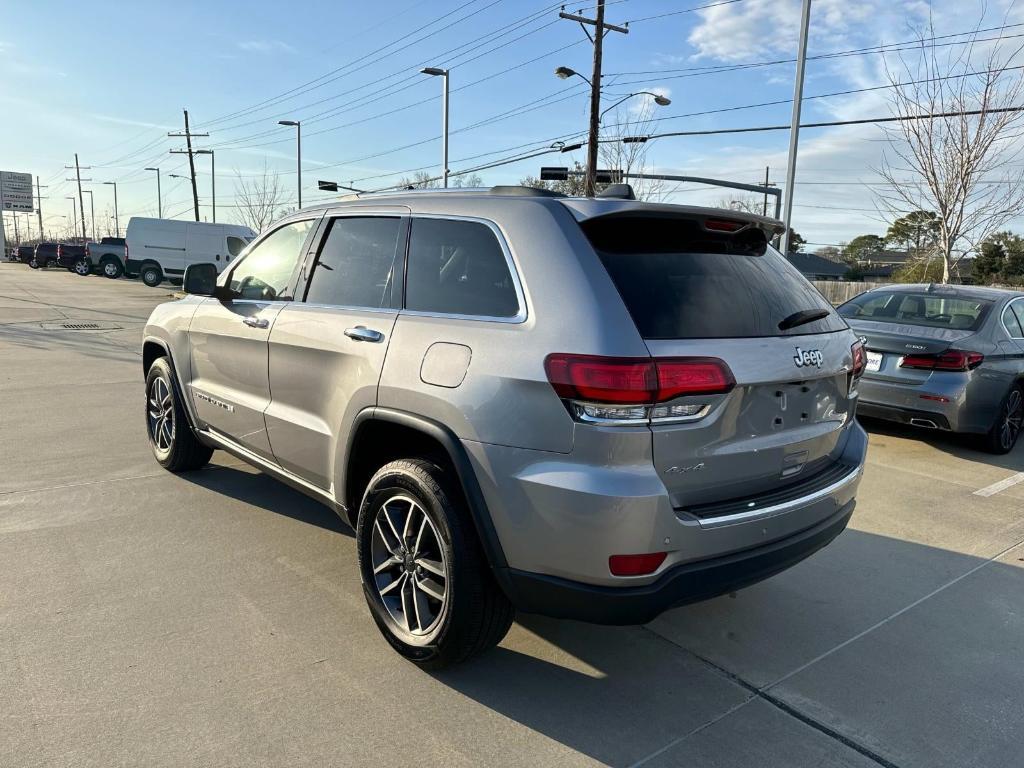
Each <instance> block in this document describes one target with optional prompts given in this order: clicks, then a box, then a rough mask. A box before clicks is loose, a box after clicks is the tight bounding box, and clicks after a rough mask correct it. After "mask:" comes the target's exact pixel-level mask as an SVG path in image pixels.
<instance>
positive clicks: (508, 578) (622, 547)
mask: <svg viewBox="0 0 1024 768" xmlns="http://www.w3.org/2000/svg"><path fill="white" fill-rule="evenodd" d="M629 197H631V195H630V194H629V191H628V188H627V189H626V190H625V192H624V193H622V194H621V197H619V198H610V197H609V198H592V199H580V198H567V197H563V196H560V195H555V194H553V193H549V192H545V191H543V190H534V189H527V188H521V187H495V188H493V189H483V190H453V191H444V192H441V191H425V192H418V193H417V192H406V193H401V194H396V195H376V196H371V197H361V198H357V199H351V200H348V201H344V202H339V203H333V204H330V205H327V206H323V207H320V208H313V209H306V210H302V211H299V212H297V213H294V214H292V215H290V216H288V217H287V218H285V219H283V220H281V221H279V222H278V223H277V224H276V225H275V226H273V227H272V228H270V229H269V230H268V231H267V232H265V233H264V234H263V235H262V236H260V237H259V238H258V239H257V240H256V241H254V242H253V243H252V244H251V245H250V246H249V247H248V248H247V249H246V251H245V252H243V254H242V255H241V257H240V258H238V259H237V260H236V261H235V263H233V264H232V265H230V269H229V270H227V271H225V272H223V273H221V274H220V275H219V276H218V275H217V268H216V266H215V265H213V264H208V265H195V266H192V267H190V268H189V270H188V271H187V272H186V275H185V289H186V291H187V292H188V293H189V294H190V295H189V296H188V297H187V298H185V299H182V300H181V301H176V302H172V303H168V304H163V305H161V306H159V307H157V308H156V309H155V310H154V312H153V314H152V316H151V317H150V319H149V322H148V324H147V325H146V329H145V341H144V351H143V364H144V367H145V371H146V393H147V398H146V399H147V403H146V421H147V426H148V434H149V438H150V441H151V443H152V447H153V452H154V454H155V456H156V459H157V461H159V462H160V464H162V465H163V466H164V467H166V468H167V469H169V470H171V471H173V472H178V471H183V470H194V469H198V468H199V467H202V466H203V465H204V464H206V463H207V462H208V461H209V459H210V455H211V452H212V451H213V450H214V449H223V450H225V451H228V452H230V453H232V454H234V455H235V456H238V457H240V458H242V459H243V460H245V461H247V462H249V463H251V464H253V465H255V466H256V467H258V468H259V469H261V470H263V471H264V472H266V473H268V474H270V475H273V476H274V477H276V478H278V479H280V480H282V481H284V482H286V483H289V484H290V485H292V486H294V487H295V488H297V489H299V490H300V491H302V492H304V493H307V494H309V495H310V496H312V497H314V498H316V499H319V500H321V501H322V502H324V503H325V504H327V505H329V506H331V507H332V508H334V509H335V510H337V512H338V513H339V514H340V515H342V516H343V517H344V518H345V519H346V520H347V521H348V522H349V523H350V524H351V525H352V526H353V527H354V528H355V531H356V540H357V546H358V555H359V568H360V574H361V577H362V583H363V590H364V592H365V596H366V600H367V603H368V604H369V606H370V612H371V615H372V616H373V618H374V620H375V621H376V623H377V625H378V626H379V627H380V630H381V632H382V633H383V635H384V637H385V638H387V640H388V641H389V642H390V643H391V645H392V646H394V648H395V649H396V650H397V651H398V652H399V653H401V654H402V655H404V656H405V657H407V658H409V659H411V660H412V661H414V662H416V663H417V664H419V665H421V666H423V667H425V668H439V667H442V666H444V665H446V664H450V663H453V662H458V661H461V660H463V659H466V658H468V657H469V656H471V655H473V654H476V653H478V652H480V651H483V650H485V649H487V648H489V647H491V646H493V645H495V644H496V643H498V642H499V641H500V640H501V638H502V637H503V636H504V635H505V633H506V631H507V630H508V628H509V626H510V624H511V622H512V618H513V614H514V611H515V610H516V609H518V610H521V611H525V612H531V613H541V614H547V615H549V616H556V617H563V618H571V619H579V620H583V621H589V622H600V623H609V624H635V623H642V622H646V621H648V620H650V619H652V618H654V617H655V616H657V615H658V614H659V613H661V612H662V611H664V610H666V609H667V608H670V607H672V606H675V605H680V604H683V603H687V602H692V601H696V600H703V599H706V598H709V597H713V596H715V595H719V594H722V593H724V592H729V591H732V590H735V589H737V588H739V587H742V586H745V585H748V584H752V583H754V582H756V581H759V580H760V579H764V578H766V577H768V576H770V575H772V574H774V573H777V572H778V571H781V570H783V569H785V568H787V567H789V566H791V565H793V564H794V563H797V562H798V561H800V560H801V559H803V558H805V557H807V556H808V555H810V554H811V553H813V552H814V551H816V550H818V549H819V548H821V547H823V546H824V545H826V544H827V543H828V542H830V541H831V540H832V539H833V538H835V536H837V535H838V534H839V533H840V532H841V531H842V530H843V528H844V527H845V526H846V524H847V521H848V520H849V519H850V515H851V513H852V511H853V507H854V494H855V491H856V489H857V485H858V482H859V480H860V475H861V470H862V467H863V462H864V453H865V448H866V442H867V441H866V436H865V433H864V431H863V430H862V429H861V428H860V427H859V426H858V424H857V423H856V421H855V420H854V410H855V405H856V399H857V384H858V380H859V377H860V375H861V373H862V371H863V368H864V351H863V348H862V346H861V343H860V341H859V340H858V338H857V336H856V335H855V334H854V333H853V332H852V331H851V330H850V329H849V328H848V327H847V325H846V323H845V322H844V321H843V320H842V319H841V318H840V317H839V316H838V315H837V314H836V313H835V311H833V309H832V307H831V306H829V304H828V303H827V302H825V300H824V299H823V298H822V297H821V295H820V294H819V293H818V292H817V291H815V290H814V288H813V287H812V286H811V285H810V284H809V283H807V282H806V281H805V280H804V279H803V277H801V275H800V274H799V273H798V272H796V271H795V270H794V269H793V268H792V267H791V266H790V265H789V263H788V262H787V261H786V260H785V259H784V258H783V257H782V256H780V255H779V253H778V252H777V251H775V250H774V249H773V248H772V247H771V246H770V245H769V244H768V240H769V239H770V238H771V237H772V236H773V235H774V234H776V233H777V232H778V231H779V230H780V229H781V225H780V223H779V222H777V221H775V220H772V219H766V218H762V217H759V216H754V215H748V214H743V213H738V212H736V211H724V210H715V209H707V208H693V207H685V206H677V205H662V204H650V203H642V202H637V201H634V200H631V199H628V198H629Z"/></svg>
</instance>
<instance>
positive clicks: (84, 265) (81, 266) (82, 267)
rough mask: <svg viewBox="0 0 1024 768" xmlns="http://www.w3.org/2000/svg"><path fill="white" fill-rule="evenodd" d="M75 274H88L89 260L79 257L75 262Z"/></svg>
mask: <svg viewBox="0 0 1024 768" xmlns="http://www.w3.org/2000/svg"><path fill="white" fill-rule="evenodd" d="M75 274H78V275H88V274H89V262H87V261H85V260H84V259H79V260H78V261H76V262H75Z"/></svg>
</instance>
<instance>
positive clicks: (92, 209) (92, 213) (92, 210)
mask: <svg viewBox="0 0 1024 768" xmlns="http://www.w3.org/2000/svg"><path fill="white" fill-rule="evenodd" d="M82 191H83V192H84V193H85V194H87V195H88V196H89V221H91V222H92V239H93V240H98V239H99V238H98V237H96V199H95V198H94V197H93V194H92V190H91V189H83V190H82Z"/></svg>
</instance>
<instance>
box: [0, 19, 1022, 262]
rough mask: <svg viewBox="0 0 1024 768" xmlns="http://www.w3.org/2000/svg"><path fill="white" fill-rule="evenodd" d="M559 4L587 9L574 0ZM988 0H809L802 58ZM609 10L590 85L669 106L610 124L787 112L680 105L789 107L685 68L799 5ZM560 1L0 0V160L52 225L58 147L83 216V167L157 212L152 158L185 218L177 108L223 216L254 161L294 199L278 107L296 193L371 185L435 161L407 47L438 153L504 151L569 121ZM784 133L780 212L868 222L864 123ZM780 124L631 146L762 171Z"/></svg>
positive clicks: (751, 46)
mask: <svg viewBox="0 0 1024 768" xmlns="http://www.w3.org/2000/svg"><path fill="white" fill-rule="evenodd" d="M716 2H717V3H718V4H715V5H712V6H711V7H707V8H704V9H703V10H696V11H693V12H685V11H686V10H687V9H689V8H693V7H694V6H699V5H702V4H708V3H716ZM577 5H579V6H580V7H581V8H582V9H583V10H584V11H586V12H589V11H590V10H591V9H592V3H591V2H585V3H579V4H577ZM1006 5H1007V3H1006V2H989V3H988V5H987V17H986V18H985V19H984V20H983V19H982V13H983V5H982V4H981V3H980V2H970V1H967V2H953V1H952V0H949V1H948V2H947V1H946V0H935V2H934V3H931V4H927V3H924V2H918V1H916V0H915V1H911V2H900V1H899V0H889V1H883V0H842V1H841V0H816V2H815V4H814V10H813V15H812V24H811V38H810V54H811V55H814V54H823V53H831V52H836V51H844V50H849V49H854V48H859V47H863V46H874V45H878V44H881V43H894V42H899V41H904V40H910V39H912V38H913V37H914V29H915V28H917V27H919V26H920V25H921V24H922V23H923V21H924V20H925V19H926V18H927V14H928V12H929V8H930V10H931V12H932V13H933V17H934V23H935V27H936V33H937V34H940V35H942V34H952V33H959V32H964V31H966V30H968V29H970V28H971V27H972V26H975V25H978V24H979V23H980V24H982V25H983V26H988V25H996V24H1000V23H1003V18H1004V14H1005V13H1006V7H1005V6H1006ZM570 10H576V5H571V6H570ZM607 13H608V20H609V21H611V22H616V23H622V22H626V21H629V22H631V23H630V32H629V34H628V35H619V34H614V33H611V34H609V36H608V37H607V38H606V54H605V72H606V73H608V74H609V77H608V79H607V81H606V83H607V90H608V93H609V95H608V96H607V97H606V99H607V101H606V103H611V101H612V100H614V99H615V98H616V97H615V96H613V95H611V94H626V93H629V92H631V91H635V90H650V91H654V92H659V93H665V94H666V95H668V96H669V97H670V98H671V99H672V104H671V105H670V106H667V107H653V106H650V105H649V104H648V103H647V102H646V101H645V100H644V99H642V98H640V97H638V98H636V99H634V100H631V101H629V102H627V104H626V105H624V106H623V107H622V108H621V109H620V110H619V112H618V113H609V115H608V116H607V117H606V118H605V120H606V122H607V123H609V124H610V125H614V124H615V123H616V122H619V121H623V120H629V119H635V117H636V113H637V111H638V110H641V109H648V110H650V111H652V112H653V114H654V116H655V117H657V118H659V121H658V123H657V124H655V126H654V128H653V129H654V130H659V131H663V130H684V131H689V130H708V129H717V128H726V127H741V126H753V125H771V124H779V123H787V122H788V121H789V115H790V105H789V104H788V103H779V104H775V105H770V106H764V107H757V108H746V109H735V110H732V111H725V112H717V113H712V114H705V115H693V114H692V113H695V112H703V111H709V110H724V109H729V108H733V107H738V106H739V107H742V106H745V105H750V104H757V103H761V102H771V101H780V102H786V100H788V99H790V98H791V96H792V80H793V74H794V66H793V65H792V64H779V65H772V66H763V67H756V68H752V69H741V70H736V71H732V72H729V71H721V70H718V71H713V72H711V73H708V72H706V71H704V72H701V71H693V68H695V67H720V66H721V65H729V64H743V63H749V62H759V61H766V60H773V59H779V58H788V57H790V56H792V55H793V54H794V52H795V49H796V41H797V24H798V17H799V2H798V0H734V1H733V2H725V3H724V2H721V0H703V3H702V2H701V0H609V4H608V11H607ZM557 14H558V4H557V3H553V2H543V0H426V1H423V0H420V1H417V0H400V1H397V2H388V1H387V0H381V1H380V2H377V3H365V2H343V1H339V0H330V1H327V0H307V1H306V2H302V3H295V4H292V5H287V4H282V3H280V2H269V1H268V0H247V1H246V2H244V3H242V2H213V1H209V2H193V1H191V0H179V1H177V2H175V3H173V4H172V3H167V2H163V3H156V2H144V1H142V0H140V1H138V2H132V3H123V2H117V3H114V2H102V1H101V0H94V2H91V3H81V2H66V1H65V0H38V1H37V2H24V0H2V2H0V18H2V19H3V24H2V26H0V73H2V75H0V169H3V170H12V171H24V172H29V173H32V174H38V175H39V176H40V177H41V178H42V180H43V183H44V184H47V185H48V187H47V188H46V189H45V190H43V194H44V195H45V196H46V199H44V200H43V211H44V214H46V215H47V221H46V226H48V227H52V228H54V229H60V228H61V227H64V226H66V222H65V220H64V219H62V218H61V216H63V215H64V214H70V206H71V202H70V201H69V200H67V199H65V198H66V196H67V195H71V194H73V192H74V189H73V185H72V184H69V183H67V182H65V181H64V179H65V171H64V170H63V168H62V166H63V165H65V164H70V163H72V162H73V159H74V153H75V152H78V154H79V157H80V160H81V162H82V163H83V165H91V166H92V169H91V170H89V171H87V172H86V174H83V175H88V176H89V177H91V178H92V179H93V184H92V186H93V187H94V188H95V189H96V192H95V198H96V209H97V213H96V216H97V220H98V222H99V221H100V220H101V219H103V218H104V217H107V218H108V217H109V213H107V210H108V208H111V203H110V198H111V195H110V190H111V188H110V187H109V186H100V185H99V182H102V181H117V182H118V184H119V186H118V191H119V197H120V201H119V202H120V214H121V219H122V226H124V223H125V222H127V219H128V217H129V216H131V215H133V214H134V215H155V212H156V189H155V186H156V185H155V182H154V179H153V174H152V173H148V172H146V171H144V170H142V169H143V168H144V167H145V166H147V165H148V166H153V165H159V166H160V168H161V169H162V173H163V174H164V177H163V192H164V214H165V215H176V216H183V217H184V216H188V215H189V214H190V211H191V208H190V198H191V195H190V189H189V187H188V185H187V183H185V182H182V181H181V180H176V179H173V178H170V174H172V173H178V174H182V173H187V161H186V160H185V158H183V157H182V156H178V155H170V154H168V150H169V149H171V148H179V147H181V146H183V144H182V141H181V140H175V139H168V138H167V137H166V133H167V132H168V131H169V130H180V129H181V127H182V113H181V110H182V108H183V107H187V108H188V109H189V112H190V115H191V118H192V122H193V127H194V129H195V130H196V131H207V132H209V134H210V136H209V138H203V139H197V140H196V144H197V146H212V147H214V148H216V151H217V180H218V214H219V215H218V218H219V219H221V220H230V219H231V218H232V216H233V209H232V208H231V206H233V205H235V204H236V201H235V199H234V198H235V190H234V185H235V173H236V172H237V173H239V174H242V175H243V176H247V177H248V176H250V175H253V174H260V173H261V172H262V169H263V166H264V163H266V164H267V166H268V167H269V168H270V169H271V170H272V171H277V172H280V173H281V183H282V184H283V185H284V186H285V188H286V189H287V190H288V192H289V195H288V197H289V198H290V200H292V201H293V200H294V187H295V173H294V129H291V128H284V127H279V126H277V124H276V123H277V120H279V119H281V118H282V117H287V118H293V119H301V120H303V159H304V171H303V182H304V185H303V186H304V192H303V197H304V202H305V203H310V202H313V201H315V200H317V199H319V198H321V197H322V194H321V193H318V192H317V190H316V180H317V179H318V178H324V179H332V180H336V181H339V182H342V183H346V182H348V181H349V180H355V184H356V186H361V187H368V188H374V187H381V186H386V185H388V184H393V183H396V182H398V180H399V179H400V178H401V174H400V173H398V174H396V172H401V171H409V170H411V169H417V168H425V169H426V170H428V171H430V172H432V173H436V172H437V171H438V169H439V166H440V155H441V149H440V140H439V137H440V123H441V121H440V88H441V82H440V79H439V78H432V77H427V76H424V75H419V74H418V69H419V68H420V67H422V66H424V65H428V64H429V65H434V66H440V67H450V68H451V87H452V94H451V115H452V117H451V121H452V125H451V127H452V131H453V133H452V135H451V158H452V161H451V164H450V165H451V168H452V169H453V170H460V169H465V168H469V167H471V166H473V165H475V164H481V163H486V162H489V161H493V160H498V159H503V158H506V157H510V156H514V155H515V154H516V153H517V152H525V151H528V150H530V149H535V148H542V147H545V146H547V145H549V144H550V143H551V140H552V139H555V138H558V137H566V136H570V135H572V134H574V133H578V132H581V131H584V130H585V128H586V115H587V107H588V102H587V98H586V95H585V93H584V90H585V85H584V84H583V83H582V81H580V80H578V79H575V78H572V79H569V80H567V81H562V80H559V79H557V78H555V77H554V75H553V70H554V68H555V67H556V66H559V65H565V66H569V67H572V68H574V69H577V70H579V71H581V72H585V73H587V74H589V71H590V56H591V54H590V50H591V49H590V45H589V42H588V41H587V40H586V38H585V36H584V34H583V32H582V30H581V29H580V27H579V26H578V25H575V24H573V23H572V22H569V21H560V20H558V16H557ZM1021 15H1022V14H1021V13H1019V12H1017V11H1016V9H1012V10H1011V12H1010V17H1009V21H1011V22H1021V21H1024V18H1020V17H1021ZM647 17H657V18H647ZM58 30H59V32H58ZM70 30H74V34H70V33H69V31H70ZM1014 31H1016V32H1020V31H1021V30H1014ZM882 60H883V57H882V56H879V55H865V56H851V57H845V58H838V59H831V60H829V59H826V60H812V61H811V62H809V64H808V75H807V81H806V85H805V95H806V96H812V95H816V94H824V93H831V92H834V91H841V90H848V89H857V88H866V87H871V86H875V85H881V84H882V83H884V82H885V77H884V70H883V68H882ZM329 73H331V74H329ZM631 73H637V74H631ZM318 78H319V79H318ZM476 81H482V82H476ZM887 113H888V105H887V101H886V95H885V93H884V91H883V92H879V91H872V92H867V93H861V94H853V95H848V96H842V97H834V98H823V99H812V100H809V101H807V102H806V104H805V108H804V120H805V121H812V120H837V119H838V120H842V119H851V118H859V117H871V116H877V115H884V114H887ZM232 115H233V116H232ZM478 123H482V124H480V125H477V124H478ZM608 130H609V131H614V128H609V129H608ZM802 139H803V140H802V143H801V150H800V163H799V176H798V180H799V182H800V183H799V184H798V185H797V187H796V192H795V197H796V206H795V207H794V217H793V224H794V227H795V228H796V229H797V230H798V231H800V232H801V233H802V234H803V235H804V237H806V238H807V239H808V240H809V241H811V242H812V243H820V244H825V243H836V242H839V241H842V240H848V239H849V238H850V237H852V236H855V235H857V234H861V233H864V232H877V233H882V232H884V228H885V226H884V224H883V223H882V221H881V219H880V216H879V215H878V214H877V213H876V212H875V204H874V201H873V192H872V190H871V188H870V187H867V186H865V185H864V183H871V182H875V181H877V175H876V174H875V173H874V172H873V170H872V168H873V167H875V166H877V165H878V162H879V160H880V155H881V151H882V149H883V148H884V141H881V139H882V135H881V133H880V131H879V129H878V128H877V127H874V126H863V127H856V128H852V127H850V128H835V129H818V130H814V131H810V130H808V131H805V132H804V134H803V136H802ZM787 143H788V135H787V133H786V132H776V133H765V134H739V135H737V134H733V135H724V136H708V137H686V138H665V139H660V140H658V141H654V142H651V143H650V145H649V154H648V158H647V163H648V165H649V167H650V168H651V169H655V170H658V171H661V172H665V173H679V174H692V175H701V176H714V177H719V178H730V179H734V180H739V181H746V182H750V183H757V182H758V181H759V180H762V179H763V174H764V168H765V166H766V165H768V166H771V178H772V180H773V181H776V182H781V181H782V180H783V179H784V173H785V169H784V166H785V158H786V148H787ZM407 145H414V146H407ZM401 147H405V148H404V149H400V148H401ZM474 158H475V159H474ZM574 159H578V160H581V161H582V160H583V159H584V157H583V152H582V151H579V152H575V153H570V154H567V155H558V154H556V155H550V156H547V157H541V158H534V159H530V160H524V161H522V162H519V163H516V164H512V165H507V166H504V167H501V168H495V169H491V170H486V171H482V172H481V176H482V177H483V178H484V181H485V183H488V184H492V183H494V184H498V183H515V182H517V181H518V180H519V179H520V178H522V177H523V176H525V175H527V174H536V173H537V172H538V169H539V167H540V166H541V165H542V164H544V165H557V164H563V163H569V162H571V161H572V160H574ZM197 168H198V170H199V171H200V175H199V184H200V196H201V203H202V204H203V206H204V208H203V215H204V216H207V217H208V216H209V207H208V204H209V162H208V159H207V158H198V159H197ZM733 196H734V195H731V194H730V193H727V192H723V191H720V190H706V189H701V188H698V187H695V186H693V185H685V186H683V187H682V188H681V189H679V190H678V191H676V192H675V193H674V194H673V195H672V196H671V198H670V199H672V200H673V201H677V202H688V203H704V204H709V203H711V204H713V203H716V202H719V201H722V200H728V199H729V198H730V197H733ZM87 207H88V205H87ZM111 210H112V209H111ZM87 215H88V214H87ZM22 221H23V222H24V219H23V220H22ZM8 226H9V223H8ZM32 226H33V227H34V226H35V223H34V221H33V224H32Z"/></svg>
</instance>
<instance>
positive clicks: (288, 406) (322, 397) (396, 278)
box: [266, 211, 408, 490]
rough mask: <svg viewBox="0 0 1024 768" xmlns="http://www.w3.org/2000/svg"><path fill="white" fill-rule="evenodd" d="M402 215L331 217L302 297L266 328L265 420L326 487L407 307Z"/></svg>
mask: <svg viewBox="0 0 1024 768" xmlns="http://www.w3.org/2000/svg"><path fill="white" fill-rule="evenodd" d="M403 213H404V212H401V211H398V212H383V211H382V212H381V213H379V214H374V215H368V214H367V213H364V212H360V213H359V214H357V215H346V216H336V217H331V218H329V220H328V221H327V222H326V226H325V227H324V229H325V231H326V234H325V235H324V237H323V238H322V239H321V245H320V249H319V252H318V253H317V254H316V258H315V260H311V262H312V263H310V264H309V265H308V266H307V267H306V269H305V270H304V271H305V272H307V273H308V279H307V280H306V281H305V290H304V300H303V301H294V302H291V303H290V304H289V305H288V306H287V307H285V308H284V309H283V310H282V311H281V314H280V315H279V316H278V318H277V320H276V322H275V323H274V328H273V331H272V333H271V334H270V390H271V392H272V393H273V398H272V400H271V402H270V405H269V407H268V408H267V411H266V424H267V430H268V433H269V437H270V445H271V446H272V448H273V451H274V458H275V459H276V460H277V462H278V463H279V464H280V465H281V466H282V467H284V468H285V469H287V470H289V471H291V472H293V473H295V474H296V475H298V476H299V477H301V478H302V479H304V480H306V481H307V482H309V483H312V484H313V485H315V486H317V487H319V488H322V489H324V490H330V489H331V482H332V480H333V478H334V460H335V455H336V453H337V452H338V449H339V445H341V446H342V447H343V443H344V440H343V436H345V435H347V434H348V430H349V427H350V426H351V424H352V421H353V419H354V418H355V416H356V414H358V413H359V412H360V411H361V410H363V409H364V408H369V407H372V406H374V405H376V403H377V384H378V382H379V380H380V374H381V370H382V369H383V366H384V355H385V353H386V352H387V348H388V343H389V341H390V339H391V331H392V328H393V327H394V325H395V318H396V317H397V316H398V309H397V308H398V307H399V306H400V305H401V291H402V282H403V281H402V258H400V256H402V255H404V252H405V232H406V228H407V223H408V219H407V218H406V217H405V216H404V215H403Z"/></svg>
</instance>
